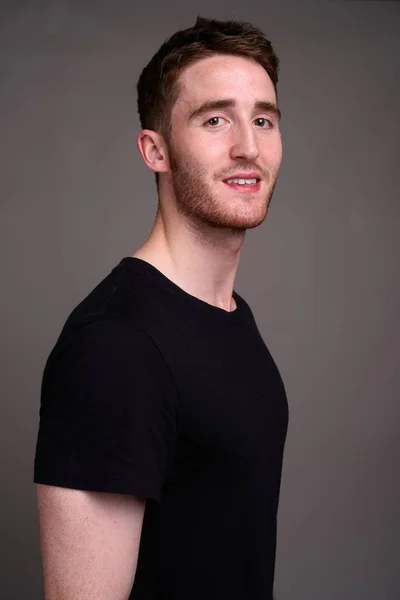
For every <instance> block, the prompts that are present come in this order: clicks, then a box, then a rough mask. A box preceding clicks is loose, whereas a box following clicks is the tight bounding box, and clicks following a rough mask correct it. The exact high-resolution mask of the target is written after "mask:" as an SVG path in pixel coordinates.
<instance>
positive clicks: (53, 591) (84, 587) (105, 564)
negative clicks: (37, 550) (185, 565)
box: [37, 484, 146, 600]
mask: <svg viewBox="0 0 400 600" xmlns="http://www.w3.org/2000/svg"><path fill="white" fill-rule="evenodd" d="M37 501H38V510H39V525H40V547H41V555H42V566H43V580H44V596H45V600H127V599H128V598H129V594H130V591H131V589H132V585H133V581H134V578H135V573H136V565H137V557H138V551H139V543H140V536H141V531H142V523H143V516H144V510H145V505H146V500H145V499H141V498H137V497H135V496H132V495H128V494H111V493H105V492H86V491H81V490H73V489H68V488H62V487H54V486H49V485H41V484H37Z"/></svg>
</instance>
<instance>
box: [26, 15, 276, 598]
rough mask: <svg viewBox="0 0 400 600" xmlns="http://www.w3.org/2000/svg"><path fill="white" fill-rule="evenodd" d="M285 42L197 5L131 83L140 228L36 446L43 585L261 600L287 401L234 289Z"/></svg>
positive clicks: (266, 193)
mask: <svg viewBox="0 0 400 600" xmlns="http://www.w3.org/2000/svg"><path fill="white" fill-rule="evenodd" d="M277 70H278V59H277V57H276V55H275V53H274V51H273V49H272V46H271V44H270V42H269V41H268V40H266V39H265V37H264V36H263V34H262V33H261V32H260V31H259V30H258V29H256V28H254V27H252V26H251V25H250V24H248V23H241V22H219V21H215V20H208V19H202V18H198V19H197V21H196V24H195V25H194V27H191V28H190V29H187V30H185V31H179V32H178V33H176V34H175V35H174V36H172V38H170V39H169V40H168V41H167V42H166V43H165V44H163V46H162V47H161V48H160V50H159V51H158V52H157V54H156V55H155V56H154V57H153V59H152V60H151V61H150V63H149V64H148V65H147V67H146V68H145V69H144V70H143V73H142V74H141V77H140V79H139V83H138V107H139V113H140V118H141V123H142V131H141V132H140V134H139V136H138V146H139V150H140V153H141V155H142V157H143V160H144V161H145V163H146V165H147V166H148V167H149V168H150V169H151V170H152V171H154V172H155V173H156V178H157V187H158V195H159V205H158V212H157V216H156V219H155V223H154V227H153V229H152V231H151V233H150V235H149V237H148V239H147V240H146V242H145V243H144V244H143V245H142V246H141V247H140V248H139V249H138V250H137V251H136V252H135V253H134V254H133V256H129V257H125V258H123V259H122V260H121V261H120V263H119V264H118V265H117V266H116V267H115V268H114V269H113V270H112V272H111V273H110V274H109V275H108V276H107V277H106V278H105V279H104V280H103V281H102V282H100V283H99V285H98V286H97V287H96V288H95V289H94V290H93V291H92V292H91V293H90V294H89V295H88V296H87V297H86V298H85V299H84V300H83V301H82V302H81V303H80V304H79V305H78V306H77V307H76V308H75V309H74V310H73V311H72V313H71V315H70V316H69V318H68V319H67V321H66V323H65V325H64V328H63V330H62V332H61V334H60V337H59V339H58V340H57V343H56V344H55V347H54V348H53V350H52V352H51V354H50V356H49V358H48V361H47V363H46V367H45V370H44V374H43V383H42V402H41V410H40V428H39V435H38V441H37V449H36V459H35V477H34V479H35V482H36V483H37V484H38V485H37V493H38V506H39V516H40V532H41V549H42V561H43V572H44V586H45V597H46V599H47V600H56V599H57V600H91V599H93V600H94V599H96V600H125V599H127V598H131V599H132V600H167V599H168V600H200V599H201V600H205V599H207V600H222V599H224V600H225V599H226V600H267V599H268V598H269V599H271V598H272V593H273V579H274V565H275V546H276V523H277V521H276V516H277V508H278V499H279V489H280V479H281V468H282V456H283V450H284V444H285V438H286V431H287V422H288V407H287V401H286V395H285V390H284V386H283V383H282V380H281V378H280V376H279V373H278V370H277V368H276V366H275V363H274V361H273V359H272V357H271V355H270V354H269V351H268V350H267V348H266V346H265V344H264V342H263V340H262V338H261V336H260V333H259V331H258V329H257V326H256V323H255V321H254V318H253V315H252V312H251V310H250V308H249V306H248V305H247V303H246V302H245V300H244V299H243V298H242V297H241V296H239V295H238V294H237V293H236V292H235V291H234V290H233V286H234V280H235V275H236V271H237V268H238V263H239V258H240V253H241V249H242V246H243V242H244V237H245V232H246V230H247V229H249V228H253V227H257V226H258V225H260V224H261V223H262V222H263V221H264V219H265V217H266V214H267V210H268V205H269V202H270V200H271V197H272V193H273V189H274V186H275V183H276V179H277V175H278V170H279V165H280V162H281V150H282V148H281V136H280V132H279V118H280V112H279V109H278V107H277V95H276V84H277Z"/></svg>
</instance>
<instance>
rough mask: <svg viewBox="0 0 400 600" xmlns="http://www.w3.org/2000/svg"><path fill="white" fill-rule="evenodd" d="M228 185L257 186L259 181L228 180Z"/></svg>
mask: <svg viewBox="0 0 400 600" xmlns="http://www.w3.org/2000/svg"><path fill="white" fill-rule="evenodd" d="M226 183H238V184H239V185H255V184H256V183H257V179H228V180H227V182H226Z"/></svg>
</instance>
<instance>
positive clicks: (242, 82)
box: [133, 55, 282, 311]
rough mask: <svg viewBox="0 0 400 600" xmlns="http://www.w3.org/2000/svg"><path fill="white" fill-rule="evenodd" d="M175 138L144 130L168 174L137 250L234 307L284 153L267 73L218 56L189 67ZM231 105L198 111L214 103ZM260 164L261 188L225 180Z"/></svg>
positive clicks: (156, 166)
mask: <svg viewBox="0 0 400 600" xmlns="http://www.w3.org/2000/svg"><path fill="white" fill-rule="evenodd" d="M179 89H180V92H179V96H178V99H177V102H176V103H175V105H174V106H173V108H172V111H171V126H170V132H169V135H168V138H166V139H164V138H163V136H162V135H161V134H160V133H157V132H153V131H151V130H143V131H142V132H141V133H140V135H139V137H138V147H139V150H140V152H141V154H142V157H143V159H144V161H145V163H146V165H147V166H148V167H149V168H150V169H152V170H153V171H156V172H158V173H159V174H160V188H159V209H158V212H157V216H156V219H155V223H154V226H153V229H152V231H151V233H150V235H149V237H148V239H147V240H146V241H145V243H144V244H143V245H142V246H141V248H139V249H138V250H137V251H136V252H135V253H134V254H133V256H136V257H138V258H142V259H143V260H146V261H147V262H150V263H151V264H153V265H154V266H155V267H156V268H158V269H159V270H160V271H161V272H163V273H164V274H165V275H166V276H167V277H169V279H171V280H172V281H174V283H176V284H177V285H179V286H180V287H181V288H182V289H184V290H185V291H187V292H188V293H190V294H192V295H194V296H196V297H198V298H200V299H202V300H204V301H205V302H208V303H210V304H213V305H214V306H218V307H220V308H222V309H224V310H228V311H229V310H234V309H235V305H234V301H233V298H232V290H233V284H234V279H235V275H236V271H237V268H238V264H239V259H240V252H241V249H242V246H243V242H244V238H245V233H246V230H247V229H250V228H254V227H257V226H259V225H260V224H261V223H262V222H263V221H264V220H265V218H266V215H267V212H268V206H269V203H270V200H271V197H272V194H273V191H274V188H275V185H276V181H277V177H278V172H279V167H280V163H281V158H282V142H281V134H280V129H279V115H277V114H276V113H275V112H274V111H265V110H261V109H260V108H259V107H257V103H259V102H265V103H270V104H271V105H276V94H275V90H274V86H273V84H272V81H271V80H270V78H269V76H268V74H267V73H266V71H265V70H264V69H263V68H262V67H261V65H259V64H258V63H256V62H255V61H253V60H250V59H247V58H243V57H239V56H231V55H215V56H212V57H208V58H205V59H201V60H199V61H197V62H196V63H194V64H192V65H190V66H188V67H187V68H186V69H185V70H184V71H183V72H182V73H181V75H180V78H179ZM222 99H223V100H225V99H228V100H230V101H231V105H229V106H226V107H220V108H213V109H210V110H208V111H206V112H204V113H201V114H197V115H195V116H194V117H192V116H191V115H192V114H193V112H194V111H196V110H197V109H198V108H199V107H200V106H202V105H203V104H204V103H206V102H215V101H217V100H222ZM243 171H244V172H250V171H255V172H256V173H257V174H258V175H259V177H260V178H261V184H260V189H259V190H258V191H257V192H255V193H254V194H253V193H251V194H249V193H245V192H242V191H241V190H237V189H233V188H229V187H228V186H227V185H226V183H224V179H226V178H228V177H231V176H233V175H234V174H236V173H238V172H243Z"/></svg>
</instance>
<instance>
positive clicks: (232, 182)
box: [224, 176, 261, 193]
mask: <svg viewBox="0 0 400 600" xmlns="http://www.w3.org/2000/svg"><path fill="white" fill-rule="evenodd" d="M224 183H225V184H226V185H228V186H229V187H230V188H231V189H234V190H235V191H240V192H253V193H254V192H257V191H258V190H259V189H260V185H261V179H260V178H259V177H255V176H253V177H230V178H229V179H224Z"/></svg>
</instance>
